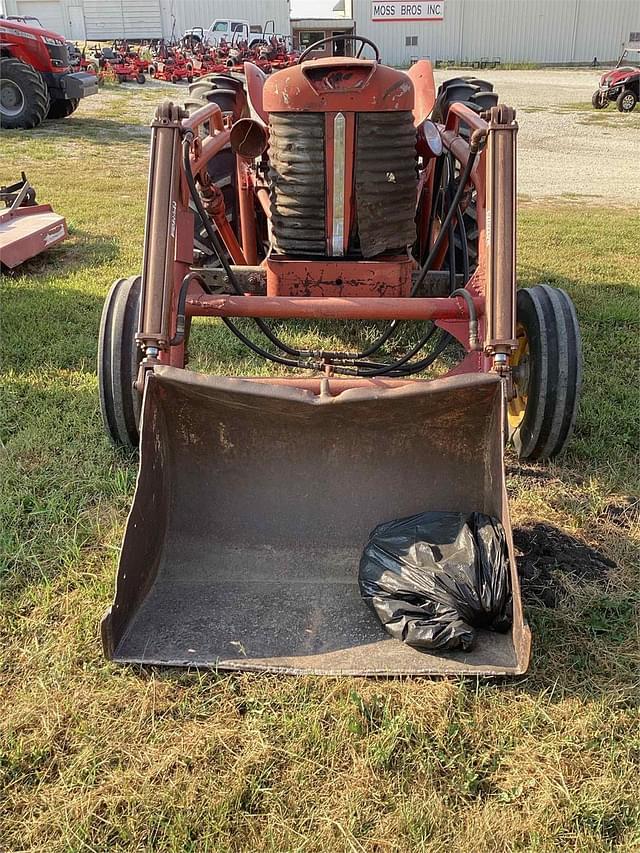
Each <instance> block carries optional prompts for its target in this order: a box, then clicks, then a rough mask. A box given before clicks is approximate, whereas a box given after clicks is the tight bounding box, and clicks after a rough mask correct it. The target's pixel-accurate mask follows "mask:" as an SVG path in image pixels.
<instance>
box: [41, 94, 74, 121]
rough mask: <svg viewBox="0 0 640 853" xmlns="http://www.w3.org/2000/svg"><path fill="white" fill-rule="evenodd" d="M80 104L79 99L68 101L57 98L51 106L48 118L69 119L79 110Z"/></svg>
mask: <svg viewBox="0 0 640 853" xmlns="http://www.w3.org/2000/svg"><path fill="white" fill-rule="evenodd" d="M79 104H80V100H79V98H69V99H68V100H64V99H63V98H55V99H54V100H53V101H51V104H50V105H49V112H48V113H47V118H54V119H55V118H67V116H70V115H71V113H74V112H75V111H76V110H77V109H78V105H79Z"/></svg>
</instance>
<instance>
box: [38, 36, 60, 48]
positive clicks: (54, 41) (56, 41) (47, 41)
mask: <svg viewBox="0 0 640 853" xmlns="http://www.w3.org/2000/svg"><path fill="white" fill-rule="evenodd" d="M42 41H43V42H44V43H45V44H55V45H58V46H60V45H61V44H64V41H63V39H52V38H49V36H42Z"/></svg>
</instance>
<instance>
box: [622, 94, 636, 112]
mask: <svg viewBox="0 0 640 853" xmlns="http://www.w3.org/2000/svg"><path fill="white" fill-rule="evenodd" d="M622 106H623V108H624V109H625V110H627V111H630V110H631V109H632V108H633V95H625V96H624V98H623V99H622Z"/></svg>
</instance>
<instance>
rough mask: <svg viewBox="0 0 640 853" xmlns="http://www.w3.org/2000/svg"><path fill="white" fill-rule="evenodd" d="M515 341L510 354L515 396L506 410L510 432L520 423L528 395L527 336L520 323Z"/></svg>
mask: <svg viewBox="0 0 640 853" xmlns="http://www.w3.org/2000/svg"><path fill="white" fill-rule="evenodd" d="M516 341H517V344H518V346H517V349H516V351H515V352H514V353H513V355H512V356H511V367H512V371H513V390H514V391H515V397H514V398H513V400H510V401H509V409H508V412H507V416H508V418H509V427H510V430H511V432H513V431H514V430H515V429H517V428H518V427H519V426H520V424H521V423H522V421H523V419H524V413H525V411H526V408H527V399H528V396H529V338H528V337H527V332H526V330H525V328H524V326H523V325H522V323H518V325H517V326H516Z"/></svg>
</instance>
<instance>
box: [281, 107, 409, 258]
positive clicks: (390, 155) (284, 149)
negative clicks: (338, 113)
mask: <svg viewBox="0 0 640 853" xmlns="http://www.w3.org/2000/svg"><path fill="white" fill-rule="evenodd" d="M356 118H357V124H356V144H355V148H356V150H355V170H354V172H355V174H354V184H355V186H354V190H355V192H354V194H353V195H354V197H355V216H356V224H357V228H356V229H353V228H351V240H350V245H349V248H348V254H349V255H350V256H352V257H353V256H356V257H358V256H360V257H364V258H373V257H375V256H376V255H380V254H382V253H390V252H404V251H405V250H406V247H407V246H408V245H410V244H411V243H413V242H414V240H415V222H414V218H415V204H416V181H417V172H416V132H415V128H414V125H413V115H412V114H411V113H410V112H393V113H391V112H386V113H385V112H375V113H360V114H358V115H357V117H356ZM269 120H270V138H269V144H270V152H269V153H270V161H271V169H270V173H269V176H270V180H271V189H272V193H271V223H272V227H273V237H274V250H275V252H276V253H277V254H288V255H293V256H296V257H326V255H327V244H326V229H325V218H326V204H325V195H326V176H325V116H324V114H322V113H272V114H271V116H270V119H269ZM347 156H349V153H348V152H347ZM349 194H350V193H349V190H348V189H347V191H346V193H345V195H349Z"/></svg>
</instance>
